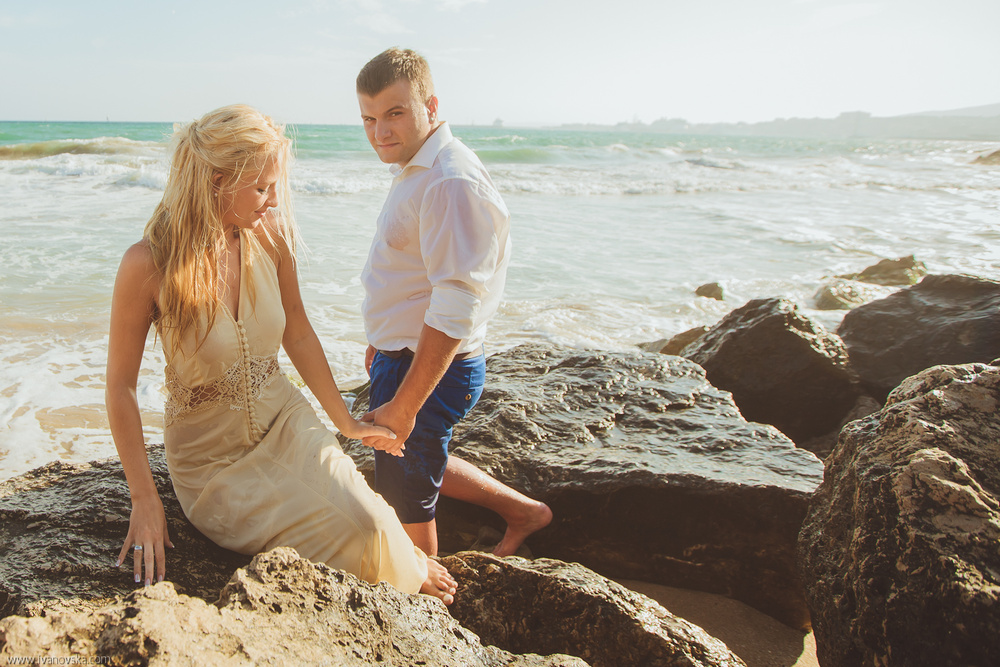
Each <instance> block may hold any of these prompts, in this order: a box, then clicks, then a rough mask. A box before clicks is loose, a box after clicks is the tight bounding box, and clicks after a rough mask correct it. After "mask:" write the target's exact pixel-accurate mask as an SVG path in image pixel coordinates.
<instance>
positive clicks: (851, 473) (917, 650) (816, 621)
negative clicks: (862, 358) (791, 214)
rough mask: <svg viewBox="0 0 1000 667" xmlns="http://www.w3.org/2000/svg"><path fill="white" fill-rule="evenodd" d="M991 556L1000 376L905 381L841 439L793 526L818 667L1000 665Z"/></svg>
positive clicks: (998, 370)
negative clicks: (802, 517)
mask: <svg viewBox="0 0 1000 667" xmlns="http://www.w3.org/2000/svg"><path fill="white" fill-rule="evenodd" d="M997 363H1000V360H997V361H996V362H994V364H997ZM998 545H1000V367H997V366H996V365H993V366H988V365H983V364H969V365H963V366H937V367H934V368H931V369H929V370H926V371H924V372H923V373H920V374H919V375H917V376H914V377H911V378H909V379H907V380H905V381H904V382H903V383H902V384H900V386H899V387H898V388H896V389H895V390H894V391H893V392H892V394H890V395H889V398H888V401H887V403H886V406H885V407H884V408H883V409H882V411H881V412H880V413H878V414H876V415H872V416H871V417H868V418H865V419H863V420H860V421H856V422H853V423H852V424H849V425H848V426H847V427H845V428H844V431H843V432H842V434H841V438H840V442H839V443H838V445H837V447H836V449H834V451H833V452H832V454H831V455H830V457H829V458H827V460H826V474H825V477H824V481H823V484H822V485H821V486H820V487H819V490H818V491H817V492H816V494H815V496H814V498H813V501H812V504H811V507H810V511H809V518H808V519H807V520H806V522H805V523H804V525H803V527H802V533H801V536H800V550H801V562H802V568H803V577H804V580H805V581H806V589H807V593H808V599H809V607H810V609H811V611H812V619H813V627H814V629H815V633H816V649H817V656H818V658H819V661H820V663H821V664H822V665H824V667H841V666H842V667H854V666H856V665H983V666H985V665H995V664H997V659H998V656H1000V548H998Z"/></svg>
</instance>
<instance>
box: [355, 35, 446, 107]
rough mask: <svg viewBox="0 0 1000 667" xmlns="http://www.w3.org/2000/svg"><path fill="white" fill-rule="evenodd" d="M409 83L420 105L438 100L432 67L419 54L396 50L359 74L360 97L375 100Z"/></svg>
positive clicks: (386, 51) (407, 50)
mask: <svg viewBox="0 0 1000 667" xmlns="http://www.w3.org/2000/svg"><path fill="white" fill-rule="evenodd" d="M400 79H406V80H407V81H409V82H410V85H411V86H412V87H413V91H414V92H415V93H416V94H417V97H418V98H419V99H420V101H422V102H424V103H426V102H427V101H428V100H430V99H431V97H433V96H434V81H433V80H432V79H431V67H430V65H428V64H427V61H426V60H424V57H423V56H421V55H420V54H419V53H417V52H416V51H413V50H412V49H401V48H399V47H398V46H394V47H392V48H391V49H386V50H385V51H383V52H382V53H380V54H378V55H377V56H375V57H374V58H372V59H371V60H369V61H368V64H366V65H365V66H364V67H362V68H361V72H360V73H359V74H358V81H357V85H358V94H360V95H367V96H368V97H375V96H376V95H378V94H379V93H381V92H382V91H383V90H385V89H386V88H388V87H389V86H391V85H392V84H394V83H396V82H397V81H399V80H400Z"/></svg>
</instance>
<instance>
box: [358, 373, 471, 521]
mask: <svg viewBox="0 0 1000 667" xmlns="http://www.w3.org/2000/svg"><path fill="white" fill-rule="evenodd" d="M412 362H413V358H412V357H407V356H400V357H399V358H398V359H391V358H389V357H387V356H386V355H384V354H376V355H375V359H374V360H373V361H372V367H371V378H372V384H371V391H370V393H369V399H368V402H369V410H374V409H375V408H377V407H379V406H380V405H382V404H384V403H387V402H389V401H390V400H391V399H392V397H393V396H395V395H396V390H397V389H398V388H399V385H400V384H401V383H402V382H403V378H404V377H405V376H406V371H407V370H409V368H410V364H411V363H412ZM485 379H486V358H485V356H484V355H482V354H480V355H478V356H476V357H472V358H469V359H461V360H458V361H453V362H452V364H451V366H449V367H448V370H447V371H445V374H444V377H442V378H441V381H440V382H439V383H438V385H437V387H435V388H434V391H433V393H431V395H430V397H429V398H428V399H427V401H426V402H425V403H424V406H423V407H422V408H421V409H420V412H418V413H417V420H416V424H415V425H414V427H413V431H412V432H411V433H410V436H409V437H408V438H407V439H406V449H405V450H403V457H402V458H400V457H398V456H391V455H389V454H386V453H385V452H382V451H379V450H376V451H375V491H377V492H378V493H380V494H381V495H382V497H383V498H385V500H386V502H388V503H389V504H390V505H392V507H393V509H395V510H396V516H397V517H399V521H400V523H427V522H428V521H431V520H433V519H434V512H435V509H436V506H437V499H438V493H439V492H440V490H441V481H442V480H443V479H444V469H445V466H447V464H448V443H449V441H450V440H451V430H452V427H453V426H455V424H457V423H458V422H459V420H461V419H462V417H464V416H465V415H466V414H468V412H469V410H471V409H472V406H474V405H475V404H476V401H478V400H479V397H480V395H482V393H483V382H484V381H485Z"/></svg>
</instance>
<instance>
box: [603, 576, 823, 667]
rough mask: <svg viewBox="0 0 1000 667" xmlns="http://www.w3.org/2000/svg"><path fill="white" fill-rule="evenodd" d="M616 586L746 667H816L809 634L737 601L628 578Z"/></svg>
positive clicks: (811, 636) (814, 643) (811, 637)
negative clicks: (712, 640) (708, 638)
mask: <svg viewBox="0 0 1000 667" xmlns="http://www.w3.org/2000/svg"><path fill="white" fill-rule="evenodd" d="M618 583H620V584H622V585H623V586H626V587H627V588H630V589H632V590H633V591H636V592H637V593H642V594H643V595H645V596H646V597H649V598H651V599H653V600H656V601H657V602H659V603H660V604H661V605H663V607H664V608H665V609H667V610H669V611H670V612H671V613H672V614H674V615H675V616H680V617H681V618H683V619H685V620H687V621H690V622H691V623H694V624H695V625H698V626H700V627H701V628H702V629H704V630H705V631H706V632H707V633H708V634H710V635H712V636H713V637H716V638H718V639H720V640H722V641H723V642H725V643H726V645H727V646H728V647H729V649H730V650H731V651H732V652H733V653H735V654H736V655H738V656H739V657H740V658H742V659H743V662H745V663H746V664H747V667H819V662H817V660H816V642H815V641H814V639H813V634H812V633H811V632H810V633H808V634H803V633H801V632H799V631H798V630H794V629H792V628H790V627H788V626H787V625H785V624H783V623H781V622H779V621H776V620H775V619H773V618H771V617H770V616H768V615H766V614H762V613H761V612H759V611H757V610H756V609H753V608H752V607H749V606H747V605H745V604H743V603H742V602H740V601H738V600H732V599H730V598H727V597H725V596H723V595H715V594H713V593H703V592H701V591H693V590H688V589H683V588H671V587H669V586H661V585H659V584H650V583H646V582H642V581H633V580H629V579H620V580H618Z"/></svg>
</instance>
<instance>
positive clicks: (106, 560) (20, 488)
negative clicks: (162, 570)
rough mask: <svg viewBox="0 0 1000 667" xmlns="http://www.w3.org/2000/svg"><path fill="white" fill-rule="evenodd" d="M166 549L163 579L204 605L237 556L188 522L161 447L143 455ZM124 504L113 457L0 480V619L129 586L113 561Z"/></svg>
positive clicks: (97, 603)
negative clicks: (159, 503) (169, 545)
mask: <svg viewBox="0 0 1000 667" xmlns="http://www.w3.org/2000/svg"><path fill="white" fill-rule="evenodd" d="M148 456H149V462H150V468H151V469H152V472H153V480H154V481H155V483H156V488H157V490H158V491H159V493H160V498H161V499H162V500H163V508H164V511H165V512H166V516H167V526H168V530H169V533H170V537H171V540H172V541H173V543H174V547H175V548H174V549H168V550H167V577H168V579H170V581H172V582H173V585H174V587H175V588H176V589H177V590H178V591H180V592H182V593H186V594H188V595H192V596H195V597H199V598H202V599H204V600H209V601H210V600H214V599H215V597H216V596H217V595H218V592H219V589H220V588H222V586H224V585H225V583H226V582H227V581H228V580H229V577H230V576H232V574H233V571H235V570H236V568H238V567H242V566H244V565H246V564H247V563H248V562H249V561H250V559H249V557H247V556H243V555H241V554H237V553H234V552H232V551H228V550H226V549H222V548H221V547H218V546H216V545H215V543H213V542H212V541H211V540H209V539H208V538H206V537H205V536H203V535H202V534H201V533H199V532H198V530H197V529H196V528H195V527H194V526H192V525H191V523H190V522H189V521H188V520H187V517H185V516H184V512H183V511H182V510H181V507H180V503H178V502H177V497H176V496H175V495H174V490H173V486H172V485H171V483H170V475H169V473H168V472H167V464H166V462H165V460H164V456H163V446H162V445H155V446H151V447H149V449H148ZM131 511H132V507H131V502H130V500H129V492H128V484H127V483H126V481H125V474H124V472H123V471H122V466H121V463H120V462H119V461H118V459H117V458H110V459H105V460H101V461H94V462H91V463H84V464H67V463H62V462H59V461H56V462H54V463H50V464H48V465H45V466H42V467H41V468H36V469H35V470H31V471H29V472H27V473H25V474H23V475H20V476H19V477H14V478H12V479H9V480H7V481H5V482H2V483H0V545H2V547H3V549H2V552H3V557H2V558H0V617H3V616H7V615H9V614H21V615H34V614H36V613H39V610H40V609H41V608H42V607H46V606H48V607H51V606H52V605H56V606H60V607H62V608H65V609H82V610H86V609H96V608H98V607H101V606H103V605H104V604H107V603H108V602H109V601H110V600H111V599H113V598H114V597H115V596H120V595H125V594H127V593H129V592H130V591H132V590H133V589H135V588H136V587H137V584H136V583H135V581H134V578H133V574H132V558H131V555H129V556H128V557H127V558H126V560H125V562H124V563H122V565H121V567H120V568H116V567H114V561H115V560H116V559H117V558H118V553H119V551H120V550H121V548H122V544H123V543H124V541H125V536H126V535H127V534H128V525H129V516H130V514H131Z"/></svg>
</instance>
